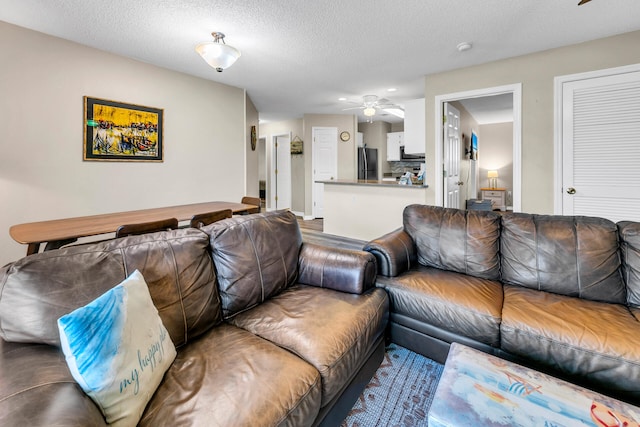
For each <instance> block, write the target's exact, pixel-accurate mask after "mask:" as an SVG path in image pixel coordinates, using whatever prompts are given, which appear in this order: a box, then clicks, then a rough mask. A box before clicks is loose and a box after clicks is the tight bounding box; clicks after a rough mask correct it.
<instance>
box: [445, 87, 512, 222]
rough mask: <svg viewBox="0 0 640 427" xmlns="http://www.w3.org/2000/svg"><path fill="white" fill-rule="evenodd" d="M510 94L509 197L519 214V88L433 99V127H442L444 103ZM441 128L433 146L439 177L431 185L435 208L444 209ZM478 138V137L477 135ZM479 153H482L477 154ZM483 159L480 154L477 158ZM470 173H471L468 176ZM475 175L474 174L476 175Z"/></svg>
mask: <svg viewBox="0 0 640 427" xmlns="http://www.w3.org/2000/svg"><path fill="white" fill-rule="evenodd" d="M504 94H511V96H512V97H513V99H512V100H513V131H512V133H513V156H512V157H513V159H512V160H513V187H512V193H511V200H512V203H511V205H512V206H513V211H514V212H519V211H521V209H522V201H521V188H522V172H521V151H522V148H521V140H522V124H521V122H522V120H521V116H522V112H521V109H522V102H521V99H522V85H521V84H514V85H506V86H498V87H493V88H485V89H478V90H473V91H465V92H457V93H450V94H445V95H439V96H436V98H435V112H436V113H435V114H436V119H435V123H443V117H444V116H443V114H444V108H445V103H451V102H455V101H458V102H461V101H465V100H471V99H481V98H483V97H491V96H496V95H504ZM444 135H445V134H444V132H443V128H438V129H436V138H435V140H436V146H435V158H436V159H439V160H438V161H436V164H435V176H436V177H442V178H441V179H436V180H435V183H434V187H435V194H436V204H437V205H439V206H447V204H448V203H447V202H446V201H445V200H446V199H445V189H446V187H445V182H444V180H445V179H446V177H445V137H444ZM480 137H481V135H480ZM480 151H481V150H480ZM478 156H479V157H480V156H482V152H480V153H479V154H478ZM469 173H471V171H470V172H469ZM476 173H477V172H476Z"/></svg>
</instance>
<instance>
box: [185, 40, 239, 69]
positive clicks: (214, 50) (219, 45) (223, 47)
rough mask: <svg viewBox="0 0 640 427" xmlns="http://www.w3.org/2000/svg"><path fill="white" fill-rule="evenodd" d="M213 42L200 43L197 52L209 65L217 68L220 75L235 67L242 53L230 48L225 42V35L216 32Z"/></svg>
mask: <svg viewBox="0 0 640 427" xmlns="http://www.w3.org/2000/svg"><path fill="white" fill-rule="evenodd" d="M211 35H212V36H213V41H212V42H204V43H200V44H199V45H197V46H196V52H198V53H199V54H200V56H201V57H202V59H204V60H205V62H206V63H207V64H209V65H210V66H211V67H213V68H215V70H216V71H217V72H219V73H221V72H222V70H225V69H227V68H229V67H230V66H232V65H233V63H234V62H236V60H237V59H238V58H240V55H241V53H240V51H239V50H238V49H236V48H235V47H233V46H229V45H228V44H226V43H225V41H224V37H225V36H224V34H223V33H219V32H216V31H214V32H213V33H211Z"/></svg>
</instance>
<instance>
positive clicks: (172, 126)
mask: <svg viewBox="0 0 640 427" xmlns="http://www.w3.org/2000/svg"><path fill="white" fill-rule="evenodd" d="M0 58H2V66H0V129H2V136H1V137H0V153H2V154H1V155H0V197H1V198H2V210H1V211H0V265H3V264H5V263H7V262H9V261H12V260H15V259H17V258H19V257H22V256H24V254H25V252H26V246H24V245H20V244H18V243H16V242H14V241H13V240H12V239H11V237H10V236H9V233H8V231H9V227H10V226H11V225H13V224H18V223H23V222H31V221H40V220H47V219H54V218H64V217H73V216H82V215H91V214H99V213H107V212H117V211H122V210H130V209H142V208H150V207H159V206H167V205H176V204H185V203H196V202H203V201H211V200H239V199H240V198H241V197H242V195H243V193H244V191H245V175H244V174H245V171H244V166H243V165H245V164H246V163H245V160H244V155H245V144H244V142H245V141H246V139H245V138H246V132H247V131H246V130H245V128H246V123H245V94H244V91H243V90H242V89H238V88H234V87H230V86H226V85H222V84H218V83H214V82H212V81H208V80H204V79H199V78H195V77H190V76H187V75H184V74H180V73H176V72H173V71H169V70H166V69H163V68H159V67H155V66H151V65H148V64H144V63H141V62H137V61H134V60H131V59H126V58H123V57H120V56H116V55H112V54H109V53H106V52H103V51H99V50H96V49H92V48H89V47H85V46H81V45H79V44H75V43H71V42H68V41H65V40H62V39H59V38H55V37H51V36H47V35H44V34H41V33H37V32H34V31H30V30H27V29H24V28H20V27H17V26H14V25H10V24H6V23H3V22H0ZM85 95H86V96H91V97H96V98H105V99H110V100H117V101H122V102H126V103H132V104H140V105H147V106H151V107H156V108H162V109H164V162H162V163H140V162H85V161H83V160H82V146H83V96H85Z"/></svg>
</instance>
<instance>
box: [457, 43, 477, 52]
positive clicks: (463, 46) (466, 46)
mask: <svg viewBox="0 0 640 427" xmlns="http://www.w3.org/2000/svg"><path fill="white" fill-rule="evenodd" d="M472 47H473V45H472V44H471V43H469V42H462V43H459V44H458V46H456V49H458V52H464V51H465V50H469V49H471V48H472Z"/></svg>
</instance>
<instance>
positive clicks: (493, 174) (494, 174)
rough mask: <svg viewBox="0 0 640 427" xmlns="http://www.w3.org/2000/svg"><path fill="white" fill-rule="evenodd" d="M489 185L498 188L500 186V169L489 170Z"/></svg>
mask: <svg viewBox="0 0 640 427" xmlns="http://www.w3.org/2000/svg"><path fill="white" fill-rule="evenodd" d="M487 178H489V187H491V188H496V187H497V186H498V171H488V172H487Z"/></svg>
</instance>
